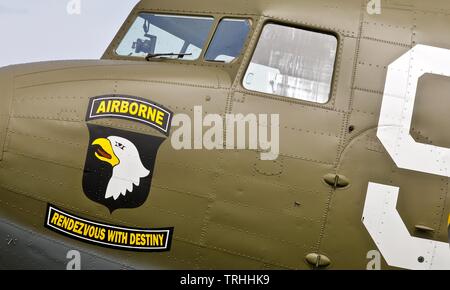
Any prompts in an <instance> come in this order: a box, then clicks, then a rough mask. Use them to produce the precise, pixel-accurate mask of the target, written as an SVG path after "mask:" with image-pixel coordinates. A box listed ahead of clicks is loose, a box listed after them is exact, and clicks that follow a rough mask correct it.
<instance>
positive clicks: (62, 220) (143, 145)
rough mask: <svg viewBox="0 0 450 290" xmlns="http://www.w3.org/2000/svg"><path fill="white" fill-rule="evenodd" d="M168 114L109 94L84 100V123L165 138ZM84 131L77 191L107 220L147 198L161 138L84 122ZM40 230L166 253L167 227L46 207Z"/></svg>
mask: <svg viewBox="0 0 450 290" xmlns="http://www.w3.org/2000/svg"><path fill="white" fill-rule="evenodd" d="M172 116H173V114H172V112H171V111H169V110H168V109H166V108H164V107H163V106H161V105H158V104H156V103H152V102H151V101H149V100H146V99H143V98H139V97H133V96H125V95H110V96H100V97H93V98H91V99H90V101H89V106H88V110H87V114H86V122H88V121H93V120H96V119H103V118H118V119H124V120H128V121H132V122H139V123H142V124H145V125H147V126H149V127H151V128H154V129H156V130H158V131H159V132H161V133H163V134H164V135H166V136H169V133H170V126H171V122H172ZM86 126H87V129H88V130H89V140H88V144H87V152H86V160H85V165H84V171H83V180H82V181H81V182H82V188H83V191H84V194H85V195H86V196H87V197H88V198H89V199H90V200H92V201H93V202H96V203H99V204H101V205H103V206H105V207H106V208H107V209H108V210H109V212H110V214H111V215H112V214H113V213H114V211H115V210H118V209H134V208H138V207H140V206H142V205H143V204H144V203H145V202H146V201H147V199H148V197H149V194H150V190H151V185H152V179H153V175H154V171H155V163H156V157H157V154H158V150H159V148H160V146H161V145H162V144H163V142H164V141H165V140H166V139H167V138H163V137H159V136H155V135H149V134H143V133H138V132H131V131H126V130H121V129H117V128H111V127H109V126H100V125H96V124H92V123H86ZM45 226H46V227H47V228H48V229H51V230H52V231H55V232H58V233H60V234H63V235H66V236H68V237H71V238H75V239H78V240H81V241H85V242H89V243H93V244H97V245H100V246H105V247H112V248H117V249H126V250H137V251H168V250H170V243H171V239H172V233H173V228H165V229H137V228H127V227H123V226H117V225H110V224H105V223H101V222H96V221H91V220H88V219H84V218H81V217H77V216H75V215H72V214H69V213H67V212H64V211H62V210H61V209H58V208H56V207H54V206H52V205H49V206H48V210H47V218H46V222H45Z"/></svg>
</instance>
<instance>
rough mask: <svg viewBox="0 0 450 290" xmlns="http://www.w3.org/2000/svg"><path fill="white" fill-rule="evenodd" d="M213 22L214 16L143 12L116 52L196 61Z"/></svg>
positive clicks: (124, 54)
mask: <svg viewBox="0 0 450 290" xmlns="http://www.w3.org/2000/svg"><path fill="white" fill-rule="evenodd" d="M213 23H214V18H212V17H196V16H179V15H162V14H151V13H140V14H139V16H138V17H137V19H136V20H135V22H134V23H133V25H132V26H131V28H130V29H129V30H128V32H127V34H126V35H125V37H124V38H123V40H122V41H121V43H120V44H119V47H118V48H117V50H116V53H117V54H118V55H121V56H135V57H146V56H148V55H151V56H152V57H155V58H159V57H165V58H174V59H182V60H195V59H197V58H199V57H200V55H201V53H202V49H203V47H204V46H205V43H206V41H207V40H208V36H209V33H210V31H211V28H212V25H213Z"/></svg>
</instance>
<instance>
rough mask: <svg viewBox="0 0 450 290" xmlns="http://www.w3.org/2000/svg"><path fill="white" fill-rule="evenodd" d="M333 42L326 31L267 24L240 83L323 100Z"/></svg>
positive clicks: (327, 90)
mask: <svg viewBox="0 0 450 290" xmlns="http://www.w3.org/2000/svg"><path fill="white" fill-rule="evenodd" d="M337 44H338V43H337V38H336V37H335V36H333V35H330V34H325V33H319V32H314V31H309V30H304V29H299V28H294V27H288V26H283V25H278V24H272V23H270V24H267V25H266V26H265V27H264V29H263V32H262V35H261V37H260V39H259V42H258V45H257V46H256V50H255V53H254V55H253V58H252V60H251V62H250V65H249V67H248V69H247V72H246V74H245V77H244V80H243V85H244V87H245V88H246V89H248V90H252V91H257V92H262V93H267V94H274V95H279V96H284V97H290V98H294V99H299V100H306V101H310V102H315V103H326V102H328V100H329V97H330V92H331V82H332V79H333V72H334V64H335V59H336V52H337Z"/></svg>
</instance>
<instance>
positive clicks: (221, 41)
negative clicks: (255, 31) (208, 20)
mask: <svg viewBox="0 0 450 290" xmlns="http://www.w3.org/2000/svg"><path fill="white" fill-rule="evenodd" d="M249 31H250V21H249V20H248V19H232V18H225V19H223V20H222V21H220V23H219V26H218V27H217V31H216V33H215V34H214V38H213V40H212V42H211V45H210V46H209V48H208V51H207V52H206V56H205V58H206V60H209V61H220V62H226V63H229V62H232V61H233V60H234V59H235V58H236V57H238V56H239V54H240V53H241V51H242V47H243V46H244V43H245V40H246V39H247V35H248V32H249Z"/></svg>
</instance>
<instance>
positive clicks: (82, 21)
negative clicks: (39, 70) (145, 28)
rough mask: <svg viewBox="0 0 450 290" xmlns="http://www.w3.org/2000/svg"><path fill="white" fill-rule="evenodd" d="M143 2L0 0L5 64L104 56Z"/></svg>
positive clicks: (0, 60)
mask: <svg viewBox="0 0 450 290" xmlns="http://www.w3.org/2000/svg"><path fill="white" fill-rule="evenodd" d="M77 2H79V3H81V5H80V8H81V9H80V10H78V5H76V4H77ZM138 2H139V0H0V67H1V66H6V65H9V64H16V63H25V62H33V61H43V60H60V59H99V58H100V57H101V56H102V54H103V52H104V51H105V49H106V47H107V46H108V44H109V43H110V42H111V40H112V38H113V37H114V35H115V34H116V33H117V30H118V29H119V28H120V25H121V24H122V23H123V21H124V20H125V18H126V17H127V16H128V14H129V13H130V11H131V10H132V9H133V7H134V5H136V4H137V3H138ZM74 3H75V4H74ZM69 4H74V5H69ZM68 7H69V9H68ZM69 12H70V13H69ZM78 12H80V14H78Z"/></svg>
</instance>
